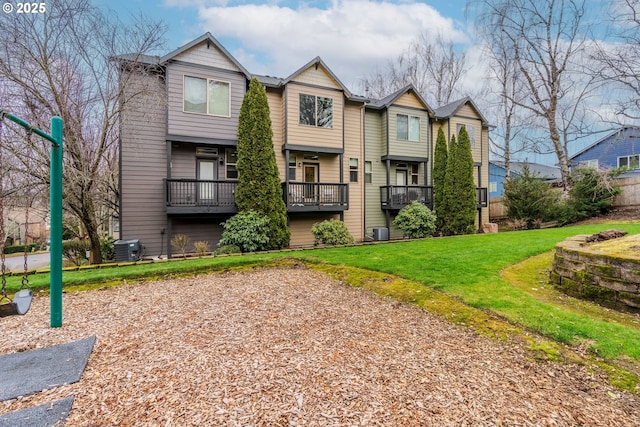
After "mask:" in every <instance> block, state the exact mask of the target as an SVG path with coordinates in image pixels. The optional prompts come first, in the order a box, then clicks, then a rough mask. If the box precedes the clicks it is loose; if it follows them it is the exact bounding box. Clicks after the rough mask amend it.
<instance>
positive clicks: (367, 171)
mask: <svg viewBox="0 0 640 427" xmlns="http://www.w3.org/2000/svg"><path fill="white" fill-rule="evenodd" d="M371 178H372V163H371V162H369V161H365V162H364V183H365V184H371Z"/></svg>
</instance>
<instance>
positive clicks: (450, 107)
mask: <svg viewBox="0 0 640 427" xmlns="http://www.w3.org/2000/svg"><path fill="white" fill-rule="evenodd" d="M466 104H470V105H471V107H472V108H473V109H474V110H475V111H476V113H478V116H480V121H481V122H482V124H483V125H484V126H489V122H487V119H485V118H484V116H483V115H482V113H481V112H480V110H479V109H478V107H477V106H476V104H475V103H474V102H473V100H472V99H471V98H470V97H468V96H466V97H464V98H462V99H458V100H457V101H453V102H450V103H448V104H445V105H443V106H441V107H438V108H436V109H435V111H434V117H435V119H436V120H440V119H449V118H451V117H453V116H454V115H455V114H456V113H457V112H458V110H460V108H462V107H463V106H464V105H466Z"/></svg>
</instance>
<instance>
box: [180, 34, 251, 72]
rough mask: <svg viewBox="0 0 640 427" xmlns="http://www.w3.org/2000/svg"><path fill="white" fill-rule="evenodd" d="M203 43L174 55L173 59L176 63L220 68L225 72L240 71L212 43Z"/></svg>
mask: <svg viewBox="0 0 640 427" xmlns="http://www.w3.org/2000/svg"><path fill="white" fill-rule="evenodd" d="M208 45H209V47H207V42H206V41H204V42H202V43H200V44H199V45H197V46H194V47H192V48H191V49H189V50H187V51H185V52H182V53H180V54H179V55H176V56H175V57H174V58H173V59H174V60H177V61H184V62H190V63H193V64H200V65H206V66H209V67H216V68H222V69H225V70H233V71H240V70H239V68H238V67H237V66H236V65H235V64H234V63H233V62H232V61H231V60H230V59H229V58H228V57H227V55H225V54H224V53H223V52H222V51H221V50H220V49H218V48H217V47H216V46H215V45H214V44H213V43H209V44H208Z"/></svg>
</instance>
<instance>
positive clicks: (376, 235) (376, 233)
mask: <svg viewBox="0 0 640 427" xmlns="http://www.w3.org/2000/svg"><path fill="white" fill-rule="evenodd" d="M373 240H376V241H387V240H389V229H388V228H386V227H384V228H374V229H373Z"/></svg>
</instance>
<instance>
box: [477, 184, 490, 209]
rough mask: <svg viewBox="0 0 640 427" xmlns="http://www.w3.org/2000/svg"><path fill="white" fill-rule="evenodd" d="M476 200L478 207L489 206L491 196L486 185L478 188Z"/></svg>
mask: <svg viewBox="0 0 640 427" xmlns="http://www.w3.org/2000/svg"><path fill="white" fill-rule="evenodd" d="M476 201H477V204H478V209H480V208H486V207H487V206H489V197H488V194H487V188H486V187H478V188H476Z"/></svg>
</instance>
